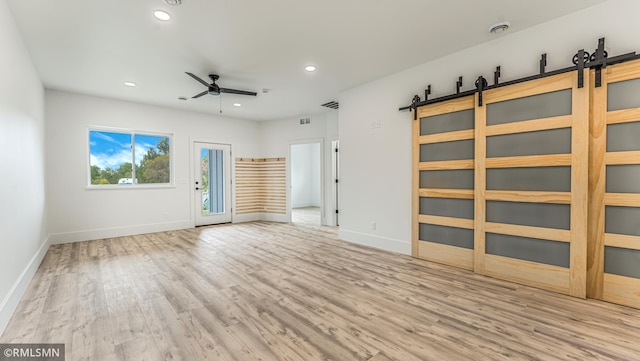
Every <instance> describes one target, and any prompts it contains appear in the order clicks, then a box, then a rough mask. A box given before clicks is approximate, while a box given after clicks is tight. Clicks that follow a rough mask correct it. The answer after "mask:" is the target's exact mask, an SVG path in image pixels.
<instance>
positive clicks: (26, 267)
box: [0, 0, 48, 334]
mask: <svg viewBox="0 0 640 361" xmlns="http://www.w3.org/2000/svg"><path fill="white" fill-rule="evenodd" d="M0 54H2V55H0V80H1V81H0V254H2V261H1V262H0V334H2V331H3V330H4V328H5V326H6V325H7V323H8V322H9V319H10V318H11V315H12V313H13V311H14V310H15V307H16V306H17V304H18V302H19V300H20V298H21V297H22V294H23V293H24V291H25V289H26V287H27V286H28V284H29V281H30V280H31V278H32V276H33V274H34V272H35V270H36V269H37V267H38V265H39V264H40V261H41V260H42V257H43V256H44V254H45V252H46V250H47V248H48V247H47V246H48V242H47V240H46V235H47V233H48V232H47V229H46V212H45V210H46V195H45V183H46V182H47V176H46V174H45V157H44V152H45V137H44V133H45V123H44V90H43V88H42V83H41V82H40V79H39V77H38V75H37V73H36V70H35V68H34V65H33V63H32V62H31V57H30V56H29V53H28V51H27V49H26V47H25V45H24V43H23V41H22V38H21V36H20V34H19V33H18V30H17V28H16V25H15V23H14V20H13V17H12V15H11V13H10V11H9V8H8V7H7V4H6V1H5V0H0Z"/></svg>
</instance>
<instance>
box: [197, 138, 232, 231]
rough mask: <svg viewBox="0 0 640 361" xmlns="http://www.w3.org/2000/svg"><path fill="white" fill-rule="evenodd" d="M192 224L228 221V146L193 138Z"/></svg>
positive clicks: (229, 220) (229, 152) (229, 206)
mask: <svg viewBox="0 0 640 361" xmlns="http://www.w3.org/2000/svg"><path fill="white" fill-rule="evenodd" d="M194 159H195V164H194V169H195V175H194V179H195V181H194V183H195V184H194V197H195V198H194V199H195V202H194V204H195V208H196V209H195V215H196V216H195V224H196V226H204V225H210V224H219V223H229V222H231V146H230V145H228V144H215V143H202V142H194Z"/></svg>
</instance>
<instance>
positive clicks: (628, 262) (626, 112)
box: [589, 61, 640, 308]
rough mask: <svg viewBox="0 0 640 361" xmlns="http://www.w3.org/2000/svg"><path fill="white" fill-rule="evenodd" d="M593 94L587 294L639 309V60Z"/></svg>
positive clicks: (609, 76) (617, 69)
mask: <svg viewBox="0 0 640 361" xmlns="http://www.w3.org/2000/svg"><path fill="white" fill-rule="evenodd" d="M593 76H595V74H592V77H593ZM592 94H593V95H592V110H593V111H592V119H591V131H590V135H591V137H590V142H591V151H592V158H591V164H590V166H591V172H590V182H589V188H590V192H591V200H590V220H589V221H590V227H589V239H590V246H589V291H590V292H589V296H590V297H594V298H598V299H603V300H605V301H610V302H615V303H620V304H624V305H628V306H632V307H638V308H640V61H633V62H628V63H623V64H620V65H614V66H610V67H607V68H606V69H605V70H603V71H602V86H601V87H594V88H593V90H592Z"/></svg>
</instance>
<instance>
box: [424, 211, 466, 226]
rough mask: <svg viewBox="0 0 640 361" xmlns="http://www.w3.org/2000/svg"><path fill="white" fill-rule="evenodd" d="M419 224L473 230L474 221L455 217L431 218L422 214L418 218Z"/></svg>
mask: <svg viewBox="0 0 640 361" xmlns="http://www.w3.org/2000/svg"><path fill="white" fill-rule="evenodd" d="M418 222H419V223H427V224H435V225H437V226H448V227H458V228H466V229H473V219H464V218H454V217H441V216H429V215H425V214H421V215H419V216H418Z"/></svg>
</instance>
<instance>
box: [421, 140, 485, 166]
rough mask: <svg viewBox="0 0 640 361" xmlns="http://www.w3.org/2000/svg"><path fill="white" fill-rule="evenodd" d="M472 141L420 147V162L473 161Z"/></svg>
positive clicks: (473, 149) (457, 141)
mask: <svg viewBox="0 0 640 361" xmlns="http://www.w3.org/2000/svg"><path fill="white" fill-rule="evenodd" d="M474 144H475V142H474V140H473V139H469V140H456V141H453V142H443V143H432V144H422V145H420V161H421V162H433V161H440V160H458V159H473V157H474V151H475V148H474Z"/></svg>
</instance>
